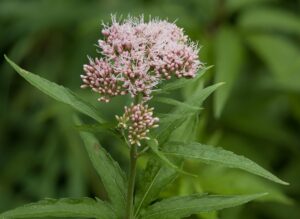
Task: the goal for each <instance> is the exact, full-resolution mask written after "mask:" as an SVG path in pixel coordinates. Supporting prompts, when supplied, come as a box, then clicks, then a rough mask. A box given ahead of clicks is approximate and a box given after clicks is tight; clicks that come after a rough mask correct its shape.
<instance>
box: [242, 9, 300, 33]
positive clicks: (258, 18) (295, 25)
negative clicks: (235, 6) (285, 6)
mask: <svg viewBox="0 0 300 219" xmlns="http://www.w3.org/2000/svg"><path fill="white" fill-rule="evenodd" d="M238 25H239V26H240V27H242V28H245V29H248V30H249V29H252V30H263V31H266V30H278V31H284V32H287V33H295V34H300V18H299V16H297V15H296V14H293V13H291V12H290V11H288V10H282V9H278V8H277V9H275V8H266V7H261V8H253V9H250V10H245V11H244V12H243V13H241V16H240V17H239V19H238Z"/></svg>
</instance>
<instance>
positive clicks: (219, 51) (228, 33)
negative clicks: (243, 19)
mask: <svg viewBox="0 0 300 219" xmlns="http://www.w3.org/2000/svg"><path fill="white" fill-rule="evenodd" d="M215 54H216V77H215V82H225V83H226V84H225V86H223V87H222V89H219V90H217V91H216V92H215V98H214V102H215V110H214V113H215V116H216V117H219V116H220V115H221V113H222V110H223V108H224V105H225V104H226V101H227V99H228V97H229V95H230V92H231V90H232V88H233V85H234V82H235V81H236V79H237V77H238V74H239V72H240V70H241V66H242V64H243V55H244V51H243V45H242V42H241V39H240V37H239V36H238V34H237V32H235V31H234V30H233V29H231V28H229V27H223V28H222V29H220V31H219V32H218V35H217V38H216V48H215Z"/></svg>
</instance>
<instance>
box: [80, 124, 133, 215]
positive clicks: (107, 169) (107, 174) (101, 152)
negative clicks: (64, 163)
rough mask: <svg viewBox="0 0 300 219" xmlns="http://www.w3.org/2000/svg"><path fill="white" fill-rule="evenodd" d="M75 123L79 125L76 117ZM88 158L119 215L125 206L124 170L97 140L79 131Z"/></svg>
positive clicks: (125, 186) (125, 184) (125, 185)
mask: <svg viewBox="0 0 300 219" xmlns="http://www.w3.org/2000/svg"><path fill="white" fill-rule="evenodd" d="M75 122H76V124H78V125H80V121H79V120H78V118H77V119H76V118H75ZM80 136H81V138H82V140H83V142H84V145H85V148H86V150H87V152H88V155H89V157H90V160H91V162H92V164H93V166H94V168H95V169H96V171H97V173H98V175H99V176H100V177H101V180H102V183H103V185H104V187H105V190H106V192H107V195H108V198H109V200H110V201H111V203H112V206H113V208H114V209H115V210H116V212H117V214H118V215H119V216H120V217H123V213H124V211H125V207H126V188H127V182H126V177H125V174H124V172H123V171H122V170H121V168H120V166H119V164H118V163H117V162H116V161H114V160H113V158H112V157H111V156H110V155H109V154H108V153H107V152H106V151H105V149H104V148H103V147H101V146H100V144H99V142H98V140H97V139H96V138H95V137H94V136H93V135H92V134H90V133H88V132H80Z"/></svg>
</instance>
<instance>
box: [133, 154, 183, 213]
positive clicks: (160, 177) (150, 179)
mask: <svg viewBox="0 0 300 219" xmlns="http://www.w3.org/2000/svg"><path fill="white" fill-rule="evenodd" d="M177 175H178V172H177V171H176V170H174V169H172V168H169V167H166V166H165V165H162V164H161V162H159V160H158V159H157V157H151V158H150V159H149V161H148V163H147V166H146V168H145V170H144V171H143V173H142V177H141V179H140V180H139V183H138V187H137V193H136V197H135V200H136V211H135V212H136V213H135V216H137V215H139V212H140V210H141V209H143V208H144V207H146V206H147V205H148V204H149V203H151V202H152V201H153V200H155V199H156V198H157V197H158V195H159V194H160V192H161V191H162V190H163V189H164V188H165V187H166V186H168V185H169V184H170V183H171V182H173V181H174V180H175V178H176V177H177Z"/></svg>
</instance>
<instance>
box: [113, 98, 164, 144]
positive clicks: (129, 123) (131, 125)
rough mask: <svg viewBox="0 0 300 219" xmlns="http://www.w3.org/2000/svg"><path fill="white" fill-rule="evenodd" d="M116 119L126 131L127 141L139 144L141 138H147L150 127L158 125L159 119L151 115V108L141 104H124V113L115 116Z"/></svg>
mask: <svg viewBox="0 0 300 219" xmlns="http://www.w3.org/2000/svg"><path fill="white" fill-rule="evenodd" d="M116 119H117V120H118V122H119V125H118V127H119V128H121V129H123V130H125V131H127V132H128V133H127V134H128V140H129V143H130V144H131V145H133V144H137V145H139V146H140V145H141V143H140V141H141V140H143V139H149V137H148V136H147V134H148V132H149V131H150V129H151V128H155V127H158V121H159V119H158V118H157V117H153V108H148V105H142V104H137V105H133V104H131V106H130V107H127V106H125V113H124V114H123V115H122V116H116Z"/></svg>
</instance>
